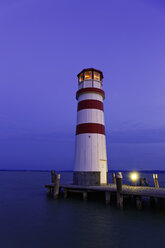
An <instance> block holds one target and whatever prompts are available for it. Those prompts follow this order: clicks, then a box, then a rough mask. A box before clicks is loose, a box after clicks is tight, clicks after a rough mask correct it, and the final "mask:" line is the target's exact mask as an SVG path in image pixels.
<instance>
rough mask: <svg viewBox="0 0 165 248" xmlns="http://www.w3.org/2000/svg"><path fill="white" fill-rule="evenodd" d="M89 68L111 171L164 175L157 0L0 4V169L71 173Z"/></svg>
mask: <svg viewBox="0 0 165 248" xmlns="http://www.w3.org/2000/svg"><path fill="white" fill-rule="evenodd" d="M87 67H94V68H97V69H100V70H102V71H103V74H104V81H103V88H104V90H105V94H106V98H105V124H106V133H107V153H108V166H109V169H165V1H164V0H134V1H132V0H100V1H98V0H88V1H87V0H83V1H81V0H60V1H56V0H0V169H52V168H54V169H57V170H60V169H61V170H65V169H70V170H71V169H73V163H74V147H75V144H74V142H75V128H76V113H77V110H76V109H77V103H76V99H75V94H76V90H77V74H78V73H79V72H80V71H81V70H82V69H83V68H87Z"/></svg>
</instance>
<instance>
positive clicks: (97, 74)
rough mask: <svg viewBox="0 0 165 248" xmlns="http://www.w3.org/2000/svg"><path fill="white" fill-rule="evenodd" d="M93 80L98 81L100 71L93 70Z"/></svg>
mask: <svg viewBox="0 0 165 248" xmlns="http://www.w3.org/2000/svg"><path fill="white" fill-rule="evenodd" d="M94 80H98V81H100V73H99V72H96V71H95V72H94Z"/></svg>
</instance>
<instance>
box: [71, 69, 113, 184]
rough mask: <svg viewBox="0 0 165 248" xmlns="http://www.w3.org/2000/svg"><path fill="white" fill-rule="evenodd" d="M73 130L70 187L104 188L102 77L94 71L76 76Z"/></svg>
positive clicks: (98, 72) (83, 72)
mask: <svg viewBox="0 0 165 248" xmlns="http://www.w3.org/2000/svg"><path fill="white" fill-rule="evenodd" d="M77 76H78V91H77V93H76V99H77V101H78V105H77V126H76V146H75V164H74V175H73V183H74V184H75V185H86V186H87V185H105V184H107V172H108V168H107V153H106V138H105V124H104V107H103V100H104V98H105V93H104V91H103V89H102V86H103V73H102V72H101V71H100V70H96V69H94V68H88V69H84V70H82V71H81V72H80V73H79V74H78V75H77Z"/></svg>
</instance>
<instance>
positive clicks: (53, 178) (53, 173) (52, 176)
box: [51, 170, 56, 183]
mask: <svg viewBox="0 0 165 248" xmlns="http://www.w3.org/2000/svg"><path fill="white" fill-rule="evenodd" d="M55 175H56V172H55V171H54V170H52V171H51V181H52V183H55Z"/></svg>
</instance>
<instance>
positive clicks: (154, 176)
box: [153, 174, 159, 188]
mask: <svg viewBox="0 0 165 248" xmlns="http://www.w3.org/2000/svg"><path fill="white" fill-rule="evenodd" d="M153 179H154V184H155V188H159V182H158V174H153Z"/></svg>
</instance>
